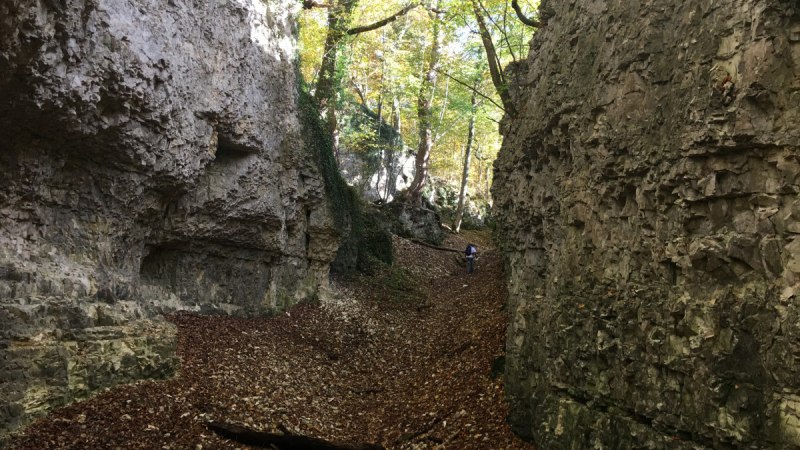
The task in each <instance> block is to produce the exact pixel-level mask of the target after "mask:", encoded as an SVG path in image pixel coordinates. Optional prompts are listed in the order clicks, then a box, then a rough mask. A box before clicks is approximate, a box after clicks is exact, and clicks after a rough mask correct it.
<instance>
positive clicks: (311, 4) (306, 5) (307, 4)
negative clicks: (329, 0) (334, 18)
mask: <svg viewBox="0 0 800 450" xmlns="http://www.w3.org/2000/svg"><path fill="white" fill-rule="evenodd" d="M330 7H331V5H329V4H326V3H317V2H315V1H314V0H303V9H311V8H330Z"/></svg>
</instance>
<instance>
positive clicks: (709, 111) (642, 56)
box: [493, 0, 800, 449]
mask: <svg viewBox="0 0 800 450" xmlns="http://www.w3.org/2000/svg"><path fill="white" fill-rule="evenodd" d="M542 8H543V10H545V11H547V12H548V13H549V14H548V15H551V17H550V18H549V20H548V22H547V25H546V26H545V27H542V28H541V29H540V30H539V31H538V32H537V34H536V36H535V37H534V39H533V42H532V44H531V52H530V56H529V58H528V60H527V61H526V62H525V63H524V64H521V65H519V66H517V67H514V68H513V69H512V71H513V73H514V76H515V77H516V81H515V83H516V85H515V86H514V88H513V89H514V96H515V98H516V101H517V102H518V105H519V108H518V109H519V111H520V113H519V116H518V117H517V118H515V119H512V120H509V121H508V122H506V124H505V128H504V134H505V141H504V144H503V149H502V151H501V153H500V156H499V159H498V161H497V162H496V167H495V177H496V178H495V184H494V187H493V193H494V197H495V201H496V212H497V215H498V221H499V232H500V235H501V236H503V240H504V248H505V250H506V252H507V255H508V259H509V266H510V270H511V272H510V280H509V290H510V295H511V297H510V314H511V315H512V324H511V326H510V329H509V335H508V342H507V345H508V352H509V354H508V360H507V361H508V362H507V373H506V376H507V382H508V389H509V392H510V398H511V402H512V413H511V421H512V423H513V426H514V428H515V429H516V430H517V431H518V432H520V433H522V434H523V435H526V436H529V437H532V438H534V439H535V440H536V441H537V442H539V443H540V444H541V446H542V448H546V449H559V448H703V447H714V448H745V447H746V448H762V447H771V448H791V447H795V446H800V308H798V304H800V178H799V177H800V5H798V3H797V2H794V1H789V0H764V1H761V0H721V1H707V0H687V1H683V2H675V1H667V0H649V1H648V0H641V1H635V0H634V1H631V0H625V1H623V0H614V1H600V0H587V1H574V0H572V1H550V2H543V5H542ZM728 74H729V75H730V80H726V78H727V76H728Z"/></svg>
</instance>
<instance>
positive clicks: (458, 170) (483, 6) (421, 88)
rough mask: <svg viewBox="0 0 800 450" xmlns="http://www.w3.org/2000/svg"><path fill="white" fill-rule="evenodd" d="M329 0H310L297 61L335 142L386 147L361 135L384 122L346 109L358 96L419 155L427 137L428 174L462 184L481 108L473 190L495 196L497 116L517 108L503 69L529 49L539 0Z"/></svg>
mask: <svg viewBox="0 0 800 450" xmlns="http://www.w3.org/2000/svg"><path fill="white" fill-rule="evenodd" d="M329 2H330V3H324V4H323V3H321V2H308V1H307V2H306V3H305V6H306V9H305V10H304V12H303V14H302V16H301V23H300V30H301V31H300V64H301V73H302V76H303V78H304V80H305V81H306V83H307V85H308V86H310V87H311V89H314V90H316V92H314V95H315V98H316V99H317V101H318V102H319V103H320V105H321V107H322V108H323V109H325V110H326V111H328V115H327V117H328V123H329V126H330V127H331V132H332V133H335V134H336V136H338V138H339V140H338V141H337V142H338V145H339V146H341V147H345V148H344V150H346V151H358V149H359V148H361V149H362V150H363V151H379V150H380V149H379V148H378V147H380V145H377V144H374V142H373V144H372V145H363V144H364V142H366V141H368V140H369V135H370V132H371V131H374V133H375V136H378V137H380V136H382V133H383V132H382V131H380V130H381V129H382V128H381V127H382V126H383V125H379V126H375V127H373V128H375V129H374V130H370V126H365V125H364V123H363V122H361V124H360V125H358V126H355V125H353V121H352V120H349V119H348V117H347V115H348V113H347V111H354V106H353V105H358V108H359V109H360V110H362V112H363V111H368V113H367V114H370V115H371V117H372V119H373V120H375V121H377V122H380V123H385V124H386V126H388V127H391V128H392V129H393V130H394V132H396V133H397V134H398V136H399V138H401V139H400V140H398V142H399V141H402V143H403V149H402V151H404V152H406V153H407V154H409V155H410V156H411V157H412V159H413V157H414V156H415V155H417V154H418V152H421V151H425V150H424V149H425V147H426V146H425V145H422V146H421V145H420V143H421V142H422V143H423V144H425V143H424V142H423V141H425V140H426V139H429V140H430V145H429V146H428V147H429V149H428V150H429V151H430V155H428V160H427V168H428V170H429V174H430V176H431V177H434V178H436V179H438V180H442V181H444V182H446V183H448V184H450V185H451V186H454V187H455V188H456V189H457V188H458V186H459V185H460V183H461V179H462V176H463V174H462V172H463V168H464V162H465V158H464V152H465V150H466V147H467V141H468V139H470V138H469V137H468V136H469V134H470V133H469V126H470V122H471V120H470V119H471V117H473V115H474V133H473V136H472V137H471V139H472V145H471V147H472V152H473V158H472V161H473V163H472V165H473V169H472V173H473V175H472V176H471V177H470V180H469V183H470V188H469V191H470V192H472V193H474V195H476V196H478V197H484V198H488V195H489V193H488V187H489V185H490V180H491V162H492V161H493V160H494V157H495V156H496V153H497V151H498V149H499V146H500V137H499V134H498V132H497V126H498V122H499V121H500V119H501V118H502V116H503V114H504V113H505V114H513V105H511V104H510V100H509V98H508V96H507V93H506V92H505V90H506V86H505V80H504V78H503V76H502V69H503V68H504V67H505V66H506V65H507V64H509V63H510V62H512V61H516V60H519V59H521V58H525V57H526V55H527V49H528V42H529V41H530V38H531V36H532V33H533V32H534V31H535V28H534V26H535V25H538V23H537V22H536V19H535V11H536V7H537V6H538V1H533V0H522V1H521V2H518V1H517V0H514V1H513V2H512V1H511V0H426V1H421V2H415V1H409V0H385V1H383V2H371V1H369V2H368V1H362V2H358V1H357V0H329ZM523 17H524V18H525V19H526V20H527V21H526V22H523V21H522V20H521V19H522V18H523ZM531 24H533V26H531ZM334 27H335V29H334ZM487 41H488V44H487ZM487 50H488V51H489V52H488V53H487ZM492 53H493V54H492ZM487 55H488V56H487ZM473 93H474V94H475V95H474V97H475V106H474V107H473ZM348 105H350V106H348ZM426 109H428V110H427V111H424V110H426ZM337 111H341V112H342V113H340V114H338V115H337ZM428 122H429V123H428ZM426 129H427V134H426ZM426 136H427V137H426ZM376 158H379V156H376ZM376 160H377V159H376Z"/></svg>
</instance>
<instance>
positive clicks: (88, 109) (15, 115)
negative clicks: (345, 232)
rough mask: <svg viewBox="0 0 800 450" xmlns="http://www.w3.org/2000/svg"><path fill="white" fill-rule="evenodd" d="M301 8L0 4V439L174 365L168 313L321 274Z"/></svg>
mask: <svg viewBox="0 0 800 450" xmlns="http://www.w3.org/2000/svg"><path fill="white" fill-rule="evenodd" d="M297 7H298V6H297V5H295V4H294V3H292V2H289V1H283V0H271V1H267V2H265V3H262V2H261V1H257V0H238V1H231V2H187V1H182V0H176V1H169V2H161V1H148V0H100V1H88V0H67V1H64V2H50V1H44V2H39V1H28V0H10V1H5V2H3V3H2V4H0V130H2V139H0V179H1V180H3V186H2V189H0V435H2V434H3V432H4V431H8V430H10V429H14V428H16V427H18V426H19V425H20V424H22V423H24V422H26V421H27V420H28V418H29V416H30V415H31V414H36V413H39V412H41V411H44V410H46V409H47V408H49V407H51V406H53V405H57V404H62V403H65V402H68V401H71V400H73V399H75V398H80V397H83V396H85V395H87V394H88V393H89V392H91V391H93V390H95V389H97V388H100V387H103V386H107V385H109V384H113V383H117V382H120V381H126V380H131V379H136V378H140V377H152V376H163V375H167V374H169V373H171V372H172V371H173V370H174V369H175V366H176V360H175V358H174V351H175V345H176V344H175V331H174V326H173V325H171V324H168V323H166V322H164V321H162V320H161V319H160V314H162V313H164V312H168V311H174V310H179V309H188V310H193V311H199V312H205V313H230V314H236V315H253V314H263V313H268V312H271V311H275V310H280V309H283V308H285V307H286V306H288V305H291V304H294V303H296V302H298V301H301V300H306V299H313V298H314V297H315V296H316V293H317V289H318V287H319V286H320V285H321V284H324V283H326V280H327V270H328V264H329V262H330V261H331V259H333V257H334V254H335V252H336V248H337V247H338V242H337V233H336V232H335V231H334V228H333V226H332V221H331V218H330V215H329V208H328V206H327V204H326V203H325V200H324V189H323V182H322V181H321V177H320V175H319V169H318V167H317V166H316V165H315V162H314V161H315V159H314V158H313V157H312V156H311V155H310V154H309V151H308V150H307V149H306V148H305V147H304V143H303V140H302V133H301V131H300V130H301V126H300V123H299V121H298V117H297V90H296V88H297V82H296V78H295V77H296V75H295V67H294V50H295V48H294V47H295V29H294V26H295V25H294V12H295V11H294V10H293V8H297Z"/></svg>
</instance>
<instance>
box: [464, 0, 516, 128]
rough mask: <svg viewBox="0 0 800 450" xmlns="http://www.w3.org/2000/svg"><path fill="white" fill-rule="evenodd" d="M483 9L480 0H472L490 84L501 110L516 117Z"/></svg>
mask: <svg viewBox="0 0 800 450" xmlns="http://www.w3.org/2000/svg"><path fill="white" fill-rule="evenodd" d="M482 9H483V8H482V6H481V4H480V0H472V11H473V13H474V14H475V20H476V21H477V22H478V30H479V32H480V35H481V42H483V49H484V50H485V51H486V61H487V62H488V63H489V75H491V78H492V84H493V85H494V88H495V90H497V95H498V96H500V101H501V102H502V103H503V110H505V112H506V114H508V115H509V116H511V117H514V116H515V115H516V108H514V103H513V101H512V100H511V94H510V93H509V92H508V83H506V79H505V76H504V75H503V67H502V66H501V64H500V58H499V57H498V56H497V50H495V47H494V42H493V41H492V35H491V33H489V28H488V27H487V26H486V20H485V19H484V17H483V12H482V11H481V10H482Z"/></svg>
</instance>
